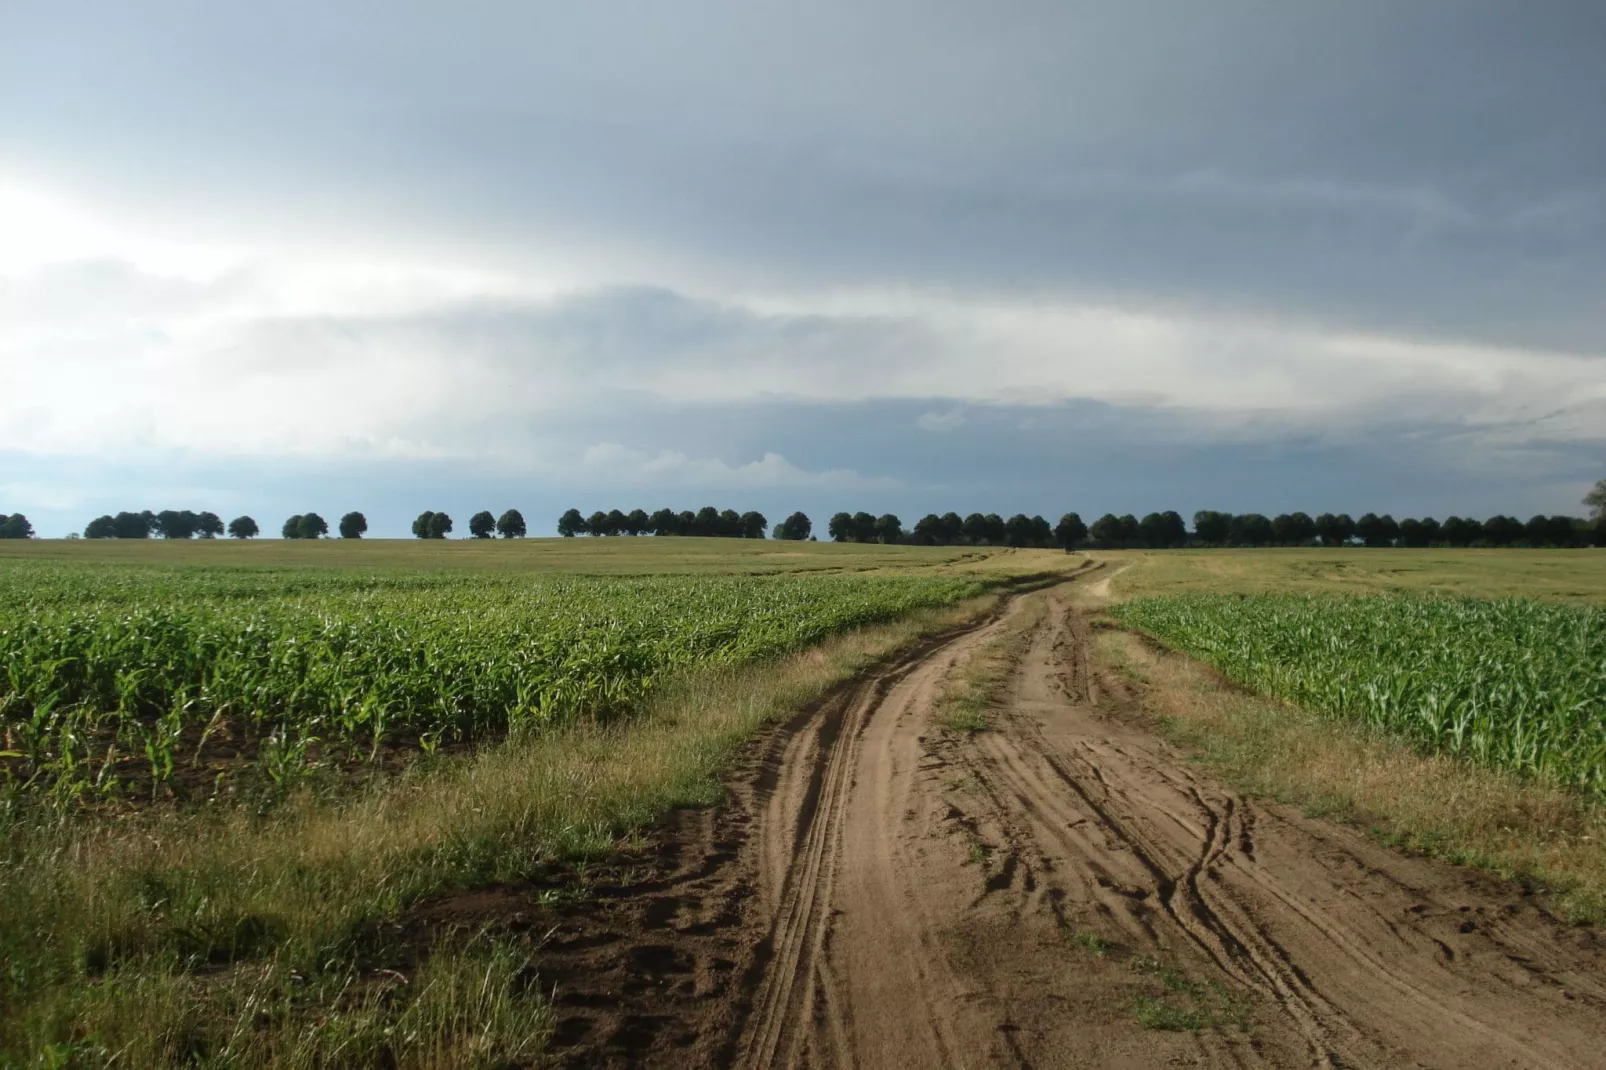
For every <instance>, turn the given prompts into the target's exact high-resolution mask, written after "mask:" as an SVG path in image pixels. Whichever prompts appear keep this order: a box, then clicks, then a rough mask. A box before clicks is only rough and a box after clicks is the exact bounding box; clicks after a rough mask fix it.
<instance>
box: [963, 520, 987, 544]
mask: <svg viewBox="0 0 1606 1070" xmlns="http://www.w3.org/2000/svg"><path fill="white" fill-rule="evenodd" d="M960 534H961V535H962V536H963V538H964V540H965V541H966V542H968V543H969V544H970V545H972V546H980V545H982V544H983V543H985V542H986V541H987V518H986V517H985V516H983V515H982V514H980V513H971V514H970V515H969V516H967V517H965V524H964V527H962V528H961V529H960Z"/></svg>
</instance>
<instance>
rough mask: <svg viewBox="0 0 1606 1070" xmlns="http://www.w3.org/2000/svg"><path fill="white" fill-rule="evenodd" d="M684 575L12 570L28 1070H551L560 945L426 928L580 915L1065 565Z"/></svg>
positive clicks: (7, 691) (4, 1002)
mask: <svg viewBox="0 0 1606 1070" xmlns="http://www.w3.org/2000/svg"><path fill="white" fill-rule="evenodd" d="M675 541H676V542H679V543H681V546H682V550H681V551H680V552H679V553H678V554H673V555H672V554H669V553H668V552H667V550H668V548H667V547H664V548H661V549H659V550H656V551H646V552H638V553H636V554H634V555H633V556H632V558H631V560H630V562H629V567H630V568H632V569H638V570H639V569H641V568H642V566H643V564H644V563H646V561H647V559H648V558H651V559H652V560H655V561H656V562H657V564H658V565H659V566H661V567H663V568H666V569H668V570H670V571H673V568H674V567H675V565H676V563H677V562H678V563H679V565H680V566H681V567H682V568H683V569H684V570H685V573H684V574H681V575H658V576H651V577H646V578H611V579H610V578H607V577H596V576H584V575H564V574H561V573H560V574H557V575H552V574H540V573H541V572H545V571H547V570H548V569H549V568H550V567H551V565H552V564H553V562H554V561H555V562H557V563H558V567H559V568H560V570H561V569H562V568H563V567H564V564H565V563H569V564H573V562H572V559H570V558H567V557H560V558H541V557H540V555H539V554H537V553H528V554H524V555H523V557H524V558H525V559H526V562H525V564H526V567H533V566H530V564H529V562H530V560H541V561H544V562H545V563H546V564H545V566H542V567H539V570H538V573H537V574H536V575H530V574H528V573H521V572H519V571H506V570H504V571H496V572H482V571H479V570H471V571H462V570H460V569H451V570H447V571H440V570H435V571H411V570H409V571H375V570H373V569H372V568H371V567H370V565H371V562H372V561H373V560H374V556H373V555H372V554H364V553H363V552H362V550H360V549H357V548H355V547H354V548H352V549H350V550H346V551H344V552H339V553H336V555H335V556H334V557H333V558H331V557H329V556H328V552H332V551H336V550H337V546H336V545H333V544H331V545H330V546H328V548H327V551H324V550H323V549H322V548H321V547H320V546H319V545H318V544H316V543H312V544H307V543H303V544H301V545H300V546H298V547H291V548H288V549H287V550H285V551H280V552H289V550H290V549H293V550H294V553H295V554H296V555H297V556H298V559H299V560H301V561H302V562H303V563H306V562H311V561H317V560H320V559H321V560H322V562H323V563H322V565H321V567H315V566H311V565H309V566H308V567H302V568H294V569H290V570H283V569H263V568H259V567H253V566H246V567H238V566H236V567H219V566H218V565H217V563H216V562H218V561H221V560H229V561H248V560H259V559H260V558H257V557H255V556H254V554H253V552H254V551H256V550H259V549H266V548H265V547H262V548H258V547H248V546H244V545H239V544H235V545H233V546H224V545H222V544H217V545H216V546H212V547H208V546H205V545H202V544H200V543H192V544H190V545H191V547H192V549H191V550H189V551H181V552H185V553H191V554H194V555H195V556H196V559H198V560H206V561H209V562H212V564H211V565H210V566H208V567H154V568H153V567H150V566H149V565H144V566H133V565H129V564H126V563H125V564H111V565H108V564H91V563H87V562H85V561H84V560H83V559H82V558H79V559H78V560H77V561H75V562H72V563H69V564H66V565H63V564H60V563H59V562H60V561H61V560H62V557H61V556H58V555H57V554H56V553H55V552H54V551H51V552H49V553H47V552H46V551H47V550H48V549H49V548H48V547H47V546H45V545H44V544H35V545H32V546H29V547H27V549H28V551H30V553H29V554H28V555H27V556H33V557H36V558H37V560H34V561H32V562H29V563H27V564H25V565H24V564H20V563H19V562H18V560H17V559H16V558H9V559H6V561H5V562H3V563H0V587H3V589H4V597H3V598H0V605H3V606H4V607H5V609H4V611H3V612H4V618H5V619H4V621H3V623H0V645H4V646H5V649H6V652H7V657H6V659H5V661H6V664H7V666H8V673H9V675H8V676H7V677H6V678H5V679H4V680H3V681H0V707H3V711H4V713H3V716H4V725H5V728H6V731H7V733H8V736H7V738H8V739H9V740H10V742H9V743H7V744H6V746H5V748H4V749H5V751H6V752H7V753H6V755H5V757H4V758H3V759H0V760H3V761H4V763H5V766H6V769H7V782H6V787H5V789H4V792H3V794H0V842H3V844H4V847H3V849H0V962H3V963H4V969H3V970H0V1063H4V1062H7V1061H8V1060H10V1061H15V1062H18V1063H19V1064H33V1063H37V1064H38V1065H79V1064H82V1065H105V1064H118V1065H138V1066H162V1065H194V1064H204V1065H217V1066H263V1065H273V1066H329V1065H393V1066H503V1065H508V1064H509V1063H514V1062H520V1061H528V1060H530V1059H532V1058H534V1057H536V1055H537V1054H538V1053H539V1050H540V1048H541V1046H542V1045H543V1043H544V1037H545V1035H546V1031H547V1029H548V1028H549V1026H550V1015H549V1014H548V1011H547V1008H546V1004H545V997H544V995H543V993H544V990H543V988H542V984H541V974H540V963H541V954H540V934H539V933H516V932H507V931H501V932H498V933H496V934H490V933H478V932H467V931H462V932H460V931H456V930H449V929H442V928H441V927H439V926H435V925H432V924H426V923H423V922H421V921H419V920H417V919H418V918H420V917H421V915H420V911H423V910H425V909H426V908H427V905H428V904H429V903H430V902H431V901H433V900H434V899H436V898H438V897H442V896H448V895H452V894H457V893H461V892H464V891H468V890H473V889H477V888H490V887H502V886H508V885H523V886H525V887H533V888H535V889H538V890H541V894H543V895H546V894H550V895H551V896H556V897H575V896H584V895H585V894H586V891H585V889H586V881H585V867H586V865H587V864H588V862H589V861H590V860H593V859H599V858H602V857H605V856H607V855H608V854H609V853H610V852H611V851H613V850H614V849H615V847H616V845H617V844H619V843H620V841H621V838H627V837H629V836H631V835H632V834H633V833H635V832H637V831H638V830H641V829H643V828H644V827H645V826H646V825H648V824H650V823H651V822H652V821H653V820H654V819H655V818H656V817H657V816H658V815H659V814H661V813H662V812H663V811H664V810H666V809H668V808H670V807H674V806H681V805H706V804H708V803H711V802H714V801H717V800H718V798H719V796H720V786H719V780H718V774H719V772H720V770H721V768H722V767H723V765H724V764H725V763H726V762H727V761H728V759H729V756H730V755H731V753H732V752H733V751H734V749H735V748H736V747H737V746H739V745H740V743H741V741H742V740H743V739H744V738H745V737H746V736H747V735H749V734H750V733H751V732H752V731H753V730H754V729H755V728H756V727H757V726H758V725H760V724H762V723H763V722H764V721H765V720H767V719H769V718H771V717H774V716H776V715H779V714H781V713H783V712H786V711H788V710H791V709H795V708H797V707H798V706H799V705H801V704H803V703H805V702H807V701H810V700H811V699H813V698H816V697H818V696H819V695H820V694H821V693H822V692H823V691H824V690H825V689H826V688H828V687H830V686H831V685H832V684H834V683H835V682H837V681H839V680H841V679H844V678H845V677H847V676H849V675H851V674H853V673H854V672H856V671H859V670H861V669H862V668H864V667H865V666H866V665H867V664H868V663H870V662H872V661H874V660H876V659H878V658H880V657H883V656H886V655H887V654H888V653H889V652H890V651H892V650H894V649H896V648H898V647H900V646H903V645H906V644H908V643H909V642H912V641H913V640H914V639H915V638H917V637H918V636H919V635H921V634H925V633H927V632H929V631H932V630H938V629H941V628H944V627H949V626H952V625H953V624H954V623H956V622H958V621H959V620H962V619H965V618H967V617H970V616H974V615H975V614H978V613H982V612H985V611H987V609H988V608H989V607H990V606H991V604H992V600H991V597H990V596H986V595H980V592H982V591H983V590H984V589H985V588H986V587H987V586H988V585H989V584H991V583H992V582H995V581H997V580H1000V579H1004V578H1007V577H1008V576H1009V575H1011V574H1020V573H1022V572H1035V571H1038V570H1040V569H1042V568H1043V565H1044V564H1045V561H1051V562H1052V564H1053V565H1055V566H1057V567H1060V568H1066V567H1068V566H1069V565H1071V564H1072V562H1071V560H1069V559H1067V558H1065V557H1064V555H1052V554H1049V555H1044V558H1045V561H1039V560H1038V559H1036V558H1033V557H1031V555H1015V556H1012V555H1009V554H1007V553H1006V554H1003V555H1001V557H1002V559H1003V560H997V561H992V562H987V561H983V560H981V559H979V558H977V557H976V556H975V555H971V554H953V553H942V552H938V551H926V552H920V551H915V550H912V549H911V550H909V551H899V550H894V549H878V550H877V551H875V555H876V557H877V558H878V560H876V561H874V562H871V561H869V560H867V559H865V558H864V557H862V556H855V555H863V554H865V553H866V551H847V552H846V553H844V550H846V548H837V547H821V548H820V550H821V551H823V553H822V554H821V555H820V556H821V557H823V558H824V559H826V560H825V561H823V562H822V561H821V560H818V559H814V560H805V561H803V562H801V563H799V562H798V561H796V560H795V559H794V558H784V559H782V560H780V561H777V562H769V563H766V562H764V561H762V560H759V559H754V560H753V561H751V562H749V563H751V564H753V565H754V566H757V567H759V568H760V570H763V569H769V570H770V571H772V572H774V573H775V574H773V575H764V576H743V575H724V576H717V575H714V576H711V575H705V574H701V573H704V572H706V571H708V570H710V569H712V568H713V567H714V565H715V561H714V559H713V558H712V557H711V556H709V555H706V554H705V553H704V552H702V551H701V550H700V549H699V548H698V546H697V543H698V541H699V540H675ZM56 545H57V546H58V547H60V548H62V549H63V550H65V552H66V553H68V554H69V555H71V554H76V553H77V552H78V551H79V550H81V549H83V550H87V549H89V547H88V546H81V547H74V546H72V545H71V544H66V543H62V544H56ZM404 545H405V544H404ZM460 545H461V546H462V549H463V550H465V551H468V550H471V544H469V543H464V544H460ZM571 545H572V544H571ZM727 545H728V544H727ZM98 546H99V547H100V548H101V549H102V551H113V550H119V549H121V548H118V547H116V546H115V545H113V544H107V543H101V544H98ZM126 549H128V550H132V547H128V548H126ZM150 549H151V551H156V550H165V551H171V550H173V549H175V548H173V547H166V548H161V547H154V546H153V547H151V548H150ZM368 549H369V550H380V549H381V548H380V547H369V548H368ZM455 549H457V548H456V547H451V546H443V545H442V544H434V546H433V548H432V550H431V551H430V553H431V555H432V557H431V560H436V559H439V558H442V557H450V556H452V555H451V554H450V553H449V552H448V551H450V550H455ZM598 549H600V547H599V548H598ZM532 550H533V547H532ZM216 551H225V552H226V554H227V556H226V557H221V558H220V557H219V556H217V553H216ZM423 552H424V551H423V548H422V547H420V549H419V550H418V551H415V554H421V553H423ZM99 556H103V557H104V556H110V555H109V554H106V553H102V554H100V555H99ZM118 556H121V555H120V554H119V555H118ZM161 556H162V557H164V558H171V556H172V555H171V553H168V552H164V553H163V554H162V555H161ZM803 556H804V558H805V559H813V558H815V555H814V554H813V553H810V554H805V555H803ZM592 557H593V558H595V559H597V560H598V561H599V562H600V564H601V567H602V568H603V569H604V570H605V571H606V570H608V569H609V568H611V567H614V566H618V565H620V564H621V562H619V561H617V560H612V559H610V556H609V555H608V554H606V553H598V551H597V550H593V551H592ZM412 560H414V561H415V563H416V562H417V561H420V560H423V558H419V557H415V558H413V559H412ZM52 561H54V562H56V563H54V564H53V563H51V562H52ZM336 561H339V562H343V563H344V564H346V565H357V566H359V567H356V568H352V567H330V566H331V565H332V564H333V563H334V562H336ZM723 561H724V565H725V568H726V569H727V570H729V569H731V568H733V567H734V568H736V569H737V570H738V571H739V570H740V569H741V568H742V567H743V563H744V559H742V558H737V559H735V560H734V561H733V560H732V559H731V558H730V557H729V556H726V557H724V558H723ZM437 563H438V562H437ZM850 563H851V565H852V567H844V566H846V565H848V564H850ZM900 567H901V568H902V571H900ZM793 569H799V570H801V571H800V572H794V571H790V570H793ZM911 569H912V571H910V570H911ZM810 573H815V574H810ZM978 595H979V597H978ZM376 730H377V734H376ZM454 740H455V741H456V742H454ZM91 742H92V743H93V745H91ZM376 743H377V746H376ZM164 748H165V749H164ZM218 774H222V776H221V778H220V777H219V775H218ZM235 783H237V784H239V785H240V790H238V791H231V790H228V785H230V784H235ZM109 785H116V786H115V787H110V786H109ZM153 787H154V788H155V790H154V791H153V790H152V789H153Z"/></svg>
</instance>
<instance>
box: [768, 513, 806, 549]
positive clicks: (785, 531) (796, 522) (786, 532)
mask: <svg viewBox="0 0 1606 1070" xmlns="http://www.w3.org/2000/svg"><path fill="white" fill-rule="evenodd" d="M813 533H814V523H813V521H811V520H809V518H808V516H807V515H806V514H804V513H793V514H792V515H791V516H789V517H787V518H786V519H785V520H783V521H781V522H780V524H778V525H777V526H776V528H775V537H776V538H777V539H787V540H789V541H791V542H803V541H804V540H805V539H807V538H808V537H809V536H810V535H811V534H813Z"/></svg>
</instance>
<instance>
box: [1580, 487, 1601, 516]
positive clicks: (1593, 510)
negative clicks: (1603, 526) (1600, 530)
mask: <svg viewBox="0 0 1606 1070" xmlns="http://www.w3.org/2000/svg"><path fill="white" fill-rule="evenodd" d="M1583 502H1584V504H1585V505H1587V506H1589V519H1591V520H1606V479H1600V480H1596V481H1595V485H1594V486H1593V487H1591V488H1589V493H1588V494H1586V495H1584V498H1583Z"/></svg>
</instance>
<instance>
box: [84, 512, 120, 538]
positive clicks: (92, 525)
mask: <svg viewBox="0 0 1606 1070" xmlns="http://www.w3.org/2000/svg"><path fill="white" fill-rule="evenodd" d="M116 537H117V528H116V526H115V521H113V520H112V518H111V516H110V515H109V514H108V515H106V516H97V517H96V518H95V519H93V520H91V521H90V522H89V524H88V526H87V527H85V528H84V538H86V539H115V538H116Z"/></svg>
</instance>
